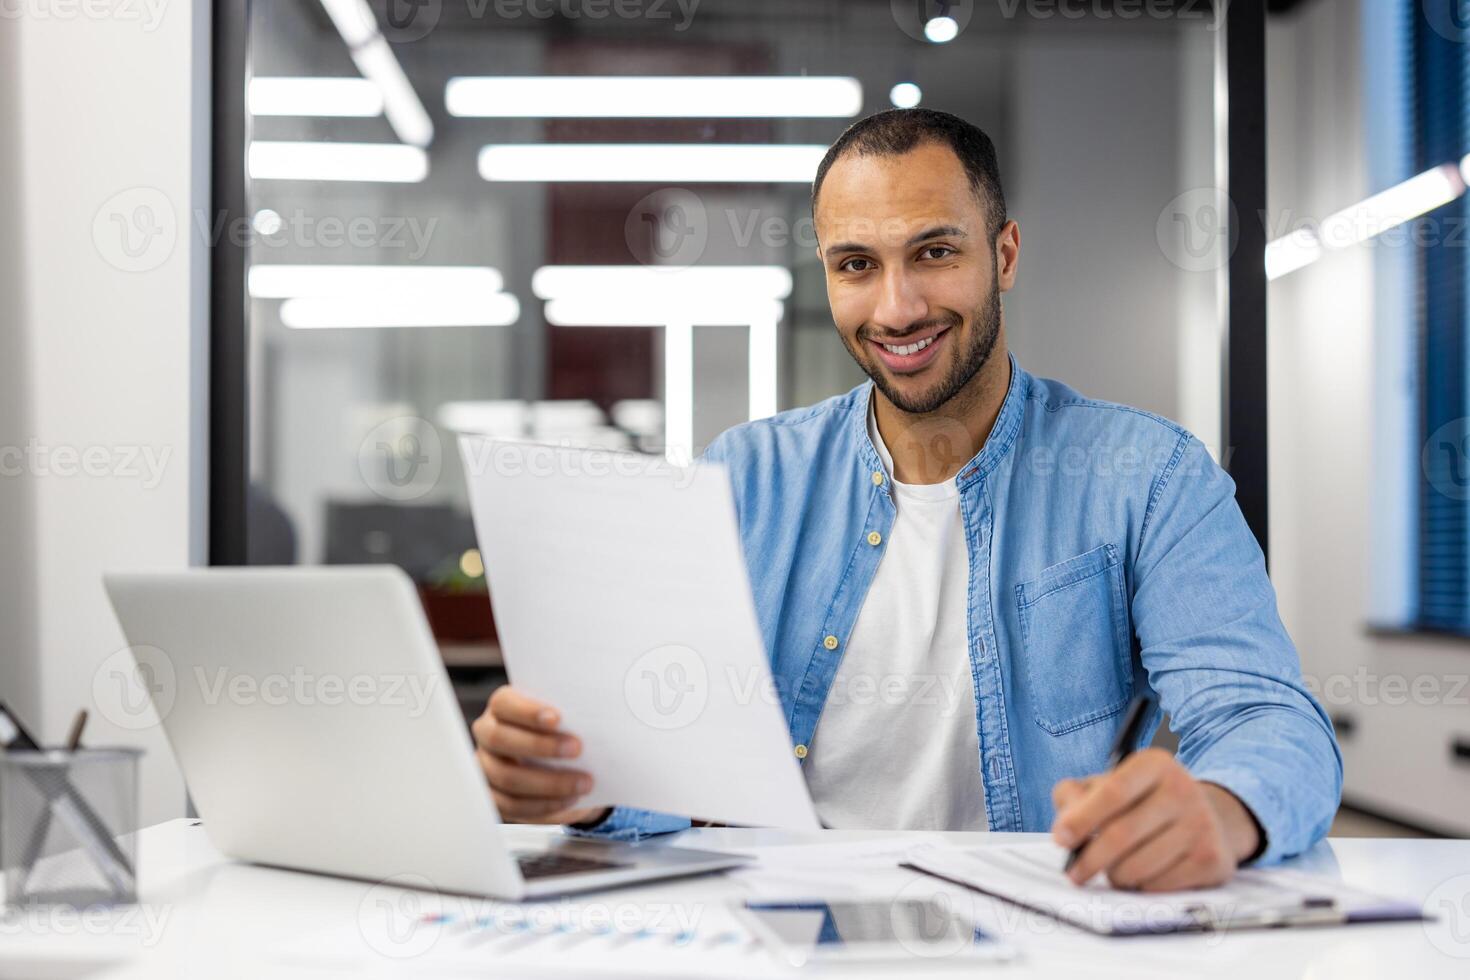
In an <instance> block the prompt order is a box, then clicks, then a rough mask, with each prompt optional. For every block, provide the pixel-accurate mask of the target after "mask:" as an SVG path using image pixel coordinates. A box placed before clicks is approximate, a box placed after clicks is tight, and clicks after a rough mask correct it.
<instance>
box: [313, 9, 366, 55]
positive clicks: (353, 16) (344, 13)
mask: <svg viewBox="0 0 1470 980" xmlns="http://www.w3.org/2000/svg"><path fill="white" fill-rule="evenodd" d="M322 7H323V9H325V10H326V12H327V16H328V17H330V18H331V19H332V26H333V27H335V28H337V33H338V34H340V35H342V41H343V43H345V44H346V45H347V50H349V51H351V50H352V49H353V48H356V47H361V46H362V45H364V44H366V43H367V42H368V41H370V40H372V39H373V38H374V37H376V36H378V19H377V18H376V17H374V16H373V12H372V10H371V9H370V8H369V7H368V5H367V3H366V2H365V0H322Z"/></svg>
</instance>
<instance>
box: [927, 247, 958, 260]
mask: <svg viewBox="0 0 1470 980" xmlns="http://www.w3.org/2000/svg"><path fill="white" fill-rule="evenodd" d="M935 252H938V253H940V254H938V255H935V254H934V253H935ZM953 254H954V249H952V248H950V247H949V246H948V245H930V246H929V247H928V248H926V249H924V256H925V258H930V259H947V258H949V257H950V256H951V255H953Z"/></svg>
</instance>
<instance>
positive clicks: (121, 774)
mask: <svg viewBox="0 0 1470 980" xmlns="http://www.w3.org/2000/svg"><path fill="white" fill-rule="evenodd" d="M141 755H142V751H141V750H139V749H131V748H88V749H78V750H76V751H74V752H69V751H66V750H63V749H44V750H41V751H7V752H0V869H3V870H4V872H5V902H6V904H7V905H9V906H25V905H68V906H72V907H75V908H88V907H92V906H97V905H116V904H122V903H129V902H135V901H137V897H138V891H137V889H138V882H137V875H136V873H135V870H134V869H135V868H136V867H137V842H136V835H135V834H134V833H133V831H135V830H136V829H137V823H138V759H139V757H140V756H141Z"/></svg>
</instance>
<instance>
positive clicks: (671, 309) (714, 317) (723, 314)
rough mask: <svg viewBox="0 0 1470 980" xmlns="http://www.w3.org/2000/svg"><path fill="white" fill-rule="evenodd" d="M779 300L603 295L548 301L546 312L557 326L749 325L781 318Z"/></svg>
mask: <svg viewBox="0 0 1470 980" xmlns="http://www.w3.org/2000/svg"><path fill="white" fill-rule="evenodd" d="M783 309H784V307H783V306H782V304H781V302H780V301H779V300H774V299H768V300H753V301H746V302H740V300H739V298H738V297H730V296H720V297H715V298H712V299H707V300H706V301H705V302H704V303H703V304H702V305H696V304H694V303H689V302H675V301H669V302H662V303H660V302H658V301H644V302H641V303H638V302H609V301H607V300H605V299H603V298H601V297H596V296H589V297H585V298H576V299H553V300H548V301H547V303H546V309H545V311H544V315H545V317H546V322H547V323H549V324H551V325H552V326H553V327H662V326H666V325H667V324H669V323H673V322H676V321H682V322H684V323H688V324H691V325H693V326H696V327H747V326H750V325H751V324H753V323H766V322H770V323H776V322H778V321H779V320H780V319H781V314H782V310H783Z"/></svg>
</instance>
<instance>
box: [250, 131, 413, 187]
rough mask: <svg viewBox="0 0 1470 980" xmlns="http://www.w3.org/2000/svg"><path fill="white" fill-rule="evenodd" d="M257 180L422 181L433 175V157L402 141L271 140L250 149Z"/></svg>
mask: <svg viewBox="0 0 1470 980" xmlns="http://www.w3.org/2000/svg"><path fill="white" fill-rule="evenodd" d="M248 159H249V169H250V177H251V179H253V180H363V181H383V182H386V183H409V184H413V183H418V182H419V181H421V180H423V179H424V178H425V177H427V176H428V175H429V157H428V154H426V153H425V152H424V151H423V150H421V149H419V148H418V147H417V146H404V145H402V144H400V143H271V142H261V141H255V142H252V143H251V144H250V149H249V156H248Z"/></svg>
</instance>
